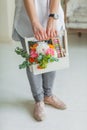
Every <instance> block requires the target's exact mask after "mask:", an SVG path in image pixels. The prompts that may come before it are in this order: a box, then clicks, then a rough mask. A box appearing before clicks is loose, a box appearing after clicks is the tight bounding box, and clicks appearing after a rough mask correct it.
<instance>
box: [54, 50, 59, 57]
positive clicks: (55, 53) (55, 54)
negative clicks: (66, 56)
mask: <svg viewBox="0 0 87 130" xmlns="http://www.w3.org/2000/svg"><path fill="white" fill-rule="evenodd" d="M54 57H55V58H58V56H57V52H56V50H54Z"/></svg>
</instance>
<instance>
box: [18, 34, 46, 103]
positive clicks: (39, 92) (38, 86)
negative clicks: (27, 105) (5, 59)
mask: <svg viewBox="0 0 87 130" xmlns="http://www.w3.org/2000/svg"><path fill="white" fill-rule="evenodd" d="M18 35H19V34H18ZM19 38H20V42H21V44H22V47H23V49H24V50H26V46H25V41H24V39H23V38H22V37H21V36H20V35H19ZM26 72H27V77H28V80H29V83H30V86H31V91H32V95H33V97H34V99H35V101H36V102H38V101H42V100H43V98H44V92H43V87H42V74H39V75H34V74H33V73H32V72H30V69H29V68H26Z"/></svg>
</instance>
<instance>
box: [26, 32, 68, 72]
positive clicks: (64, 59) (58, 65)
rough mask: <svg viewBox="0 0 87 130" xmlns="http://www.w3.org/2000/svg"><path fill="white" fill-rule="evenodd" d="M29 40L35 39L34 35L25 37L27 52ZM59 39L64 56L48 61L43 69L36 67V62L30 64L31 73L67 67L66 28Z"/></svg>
mask: <svg viewBox="0 0 87 130" xmlns="http://www.w3.org/2000/svg"><path fill="white" fill-rule="evenodd" d="M29 41H36V39H35V38H34V37H31V38H25V43H26V50H27V52H28V53H29ZM61 41H62V45H63V46H64V49H65V57H61V58H59V61H58V62H56V61H54V62H52V63H48V66H47V68H45V69H38V68H37V66H38V64H35V65H31V66H30V71H31V72H32V73H33V74H35V75H37V74H41V73H46V72H50V71H55V70H60V69H65V68H68V67H69V53H68V43H67V32H66V30H65V31H64V32H63V33H62V34H61Z"/></svg>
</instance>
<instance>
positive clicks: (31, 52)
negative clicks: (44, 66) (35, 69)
mask: <svg viewBox="0 0 87 130" xmlns="http://www.w3.org/2000/svg"><path fill="white" fill-rule="evenodd" d="M30 56H31V57H32V58H37V57H38V54H37V53H36V51H35V50H31V51H30Z"/></svg>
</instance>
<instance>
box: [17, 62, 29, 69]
mask: <svg viewBox="0 0 87 130" xmlns="http://www.w3.org/2000/svg"><path fill="white" fill-rule="evenodd" d="M29 65H30V63H29V62H28V61H24V62H23V63H22V64H20V65H19V69H24V68H26V67H29Z"/></svg>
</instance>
